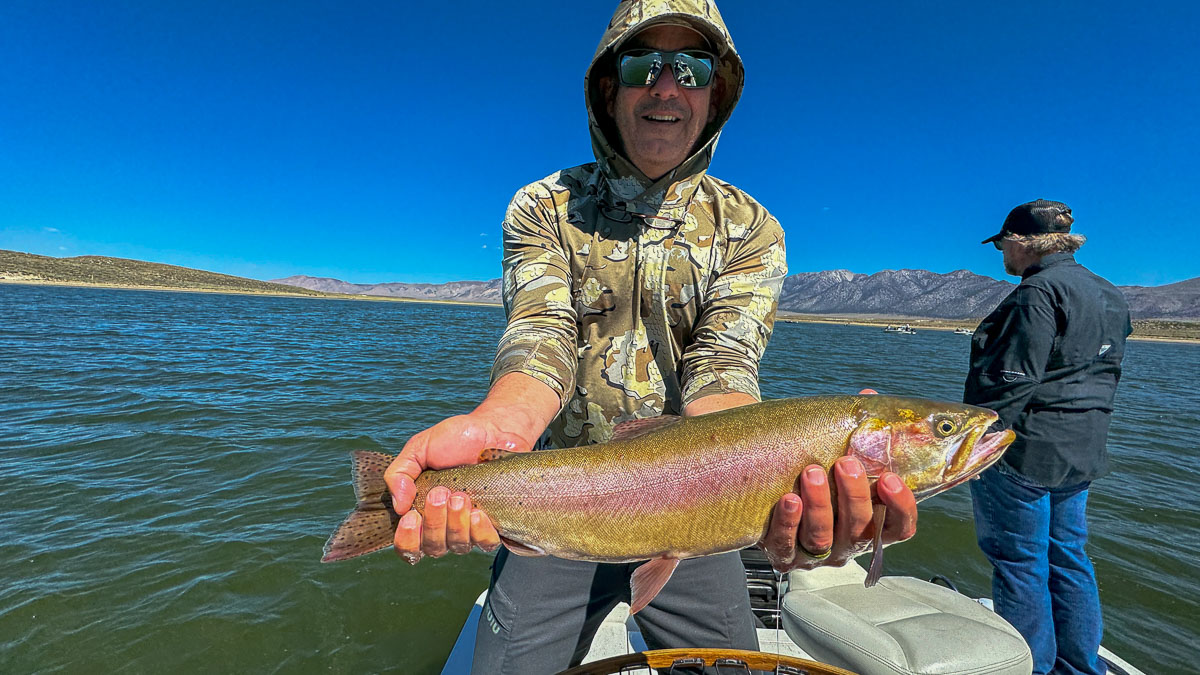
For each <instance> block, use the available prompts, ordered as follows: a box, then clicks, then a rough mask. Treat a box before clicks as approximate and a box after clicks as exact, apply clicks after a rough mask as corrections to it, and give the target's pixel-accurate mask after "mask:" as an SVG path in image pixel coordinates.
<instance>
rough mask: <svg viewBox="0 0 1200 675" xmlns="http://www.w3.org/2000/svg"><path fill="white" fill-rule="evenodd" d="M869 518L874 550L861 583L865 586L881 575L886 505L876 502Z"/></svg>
mask: <svg viewBox="0 0 1200 675" xmlns="http://www.w3.org/2000/svg"><path fill="white" fill-rule="evenodd" d="M871 520H872V521H873V523H872V524H873V525H874V526H875V542H874V544H875V546H874V548H875V550H874V551H873V552H872V553H871V568H870V569H869V570H867V578H866V580H864V581H863V585H864V586H866V587H867V588H870V587H872V586H874V585H875V584H877V583H879V578H880V577H882V576H883V521H885V520H887V506H885V505H883V504H876V505H875V508H874V513H872V514H871Z"/></svg>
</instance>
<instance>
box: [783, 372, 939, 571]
mask: <svg viewBox="0 0 1200 675" xmlns="http://www.w3.org/2000/svg"><path fill="white" fill-rule="evenodd" d="M858 393H860V394H876V393H878V392H876V391H875V390H874V389H863V390H862V391H860V392H858ZM832 473H833V477H834V481H835V482H836V483H837V517H836V518H835V517H834V510H833V499H834V497H833V495H832V491H831V490H830V488H829V485H828V482H829V481H828V480H827V479H826V473H825V469H824V467H822V466H820V465H819V464H813V465H811V466H808V467H806V468H805V469H804V472H803V473H802V474H800V494H799V495H797V494H796V493H794V492H789V493H787V494H786V495H784V496H783V497H782V498H780V500H779V503H778V504H776V505H775V510H774V511H773V512H772V513H771V522H770V523H769V524H768V525H767V535H766V536H765V537H763V540H762V541H760V542H759V546H761V547H762V549H763V550H764V551H766V553H767V558H768V559H770V561H771V565H772V566H773V567H774V568H775V569H776V570H778V571H780V572H789V571H791V570H794V569H805V570H810V569H813V568H815V567H821V566H822V565H833V566H835V567H841V566H842V565H845V564H846V563H847V562H848V561H850V560H851V559H853V558H854V556H856V555H858V554H860V553H863V552H864V551H866V550H868V549H869V548H870V546H871V542H872V540H874V538H875V526H874V524H873V522H872V521H873V518H874V515H875V509H874V505H873V502H872V499H871V484H870V481H869V479H868V478H867V475H866V471H864V470H863V465H862V463H861V462H859V461H858V460H857V459H855V458H853V457H842V458H841V459H839V460H837V461H836V462H834V464H833V472H832ZM875 495H876V497H877V498H878V501H879V503H881V504H883V505H884V506H886V507H887V516H886V517H885V518H884V521H883V544H884V545H885V546H886V545H887V544H891V543H894V542H897V541H904V540H905V539H909V538H911V537H912V536H913V535H914V534H916V533H917V499H916V497H914V496H913V493H912V490H909V489H908V486H907V485H905V484H904V481H902V480H900V477H899V476H897V475H896V474H894V473H891V472H887V473H884V474H883V475H881V476H880V477H879V480H878V481H877V482H876V483H875Z"/></svg>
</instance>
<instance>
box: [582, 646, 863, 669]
mask: <svg viewBox="0 0 1200 675" xmlns="http://www.w3.org/2000/svg"><path fill="white" fill-rule="evenodd" d="M637 666H648V667H650V668H657V669H659V670H662V671H663V672H669V669H670V668H671V667H672V666H674V667H676V668H685V667H689V668H698V667H703V666H721V667H726V668H729V669H730V670H729V671H728V672H730V673H736V672H739V671H737V670H733V669H735V668H740V669H744V670H751V669H753V670H766V671H774V672H778V673H781V674H783V673H788V674H790V675H801V674H803V675H855V673H853V672H851V671H849V670H845V669H843V668H838V667H837V666H831V665H828V664H824V663H818V662H816V661H809V660H808V659H801V658H797V657H795V656H784V655H782V654H768V653H766V652H751V651H746V650H742V649H700V648H694V649H692V648H689V649H655V650H652V651H647V652H638V653H636V654H626V655H624V656H614V657H612V658H609V659H604V660H603V661H594V662H592V663H584V664H582V665H579V666H575V667H574V668H571V669H569V670H564V671H562V672H561V673H559V674H558V675H611V674H612V673H619V672H621V671H622V670H623V669H625V668H630V667H637Z"/></svg>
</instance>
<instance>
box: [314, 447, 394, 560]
mask: <svg viewBox="0 0 1200 675" xmlns="http://www.w3.org/2000/svg"><path fill="white" fill-rule="evenodd" d="M350 462H351V465H350V476H351V481H352V483H353V486H354V496H355V497H356V498H357V499H358V505H357V506H355V507H354V510H353V511H351V512H350V515H348V516H346V519H345V520H343V521H342V524H341V525H338V527H337V529H336V530H334V531H333V534H332V535H330V537H329V541H326V542H325V549H324V555H322V556H321V562H337V561H339V560H349V559H350V558H357V557H358V556H360V555H366V554H368V553H374V552H375V551H379V550H382V549H385V548H387V547H388V546H391V545H392V540H393V538H394V536H395V533H396V527H397V526H398V525H399V524H400V516H399V515H397V514H396V512H395V511H394V510H393V509H392V496H391V494H390V493H389V492H388V490H387V483H385V482H384V480H383V472H384V469H387V467H388V465H389V464H391V462H392V456H391V455H385V454H383V453H379V452H367V451H365V450H355V451H354V452H352V453H350Z"/></svg>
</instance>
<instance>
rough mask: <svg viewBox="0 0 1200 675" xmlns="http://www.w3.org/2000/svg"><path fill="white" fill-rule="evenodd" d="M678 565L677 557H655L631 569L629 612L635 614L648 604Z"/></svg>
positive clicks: (669, 578)
mask: <svg viewBox="0 0 1200 675" xmlns="http://www.w3.org/2000/svg"><path fill="white" fill-rule="evenodd" d="M678 565H679V559H678V558H655V559H654V560H651V561H649V562H647V563H644V564H642V565H639V566H638V568H637V569H636V570H634V571H633V578H631V579H630V580H629V589H630V592H631V600H630V602H629V613H630V614H637V613H638V612H639V611H641V609H642V608H643V607H645V606H646V605H648V604H650V601H651V600H653V599H654V596H656V595H658V592H659V591H661V590H662V587H663V586H666V585H667V582H668V581H670V580H671V575H672V574H674V573H675V568H676V567H677V566H678Z"/></svg>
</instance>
